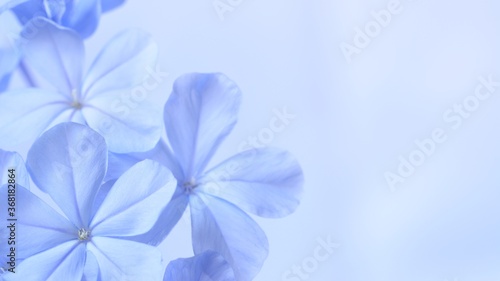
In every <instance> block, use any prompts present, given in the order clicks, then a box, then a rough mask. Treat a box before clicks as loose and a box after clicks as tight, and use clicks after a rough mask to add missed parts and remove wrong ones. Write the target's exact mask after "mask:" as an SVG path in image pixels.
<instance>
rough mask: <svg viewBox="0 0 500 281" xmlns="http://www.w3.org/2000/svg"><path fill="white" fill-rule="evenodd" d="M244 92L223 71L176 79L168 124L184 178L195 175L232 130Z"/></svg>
mask: <svg viewBox="0 0 500 281" xmlns="http://www.w3.org/2000/svg"><path fill="white" fill-rule="evenodd" d="M240 102H241V93H240V90H239V88H238V87H237V86H236V84H235V83H234V82H232V81H231V80H229V79H228V78H227V77H226V76H224V75H223V74H198V73H193V74H187V75H184V76H181V77H180V78H178V79H177V80H176V81H175V84H174V89H173V92H172V94H171V96H170V98H169V100H168V102H167V104H166V105H165V113H164V114H165V116H164V118H165V126H166V130H167V136H168V138H169V141H170V144H171V146H172V149H173V151H174V154H175V156H176V157H177V160H178V162H179V164H180V166H181V167H182V168H183V170H184V178H185V179H187V180H189V179H190V178H191V177H194V178H196V177H197V176H198V175H199V173H201V172H202V171H203V169H204V168H205V167H206V165H207V164H208V161H209V160H210V158H211V157H212V155H213V154H214V152H215V151H216V149H217V148H218V146H219V145H220V143H221V142H222V141H223V140H224V138H225V137H226V136H227V135H228V134H229V132H231V130H232V129H233V127H234V125H235V124H236V120H237V113H238V110H239V106H240Z"/></svg>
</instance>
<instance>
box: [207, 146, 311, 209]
mask: <svg viewBox="0 0 500 281" xmlns="http://www.w3.org/2000/svg"><path fill="white" fill-rule="evenodd" d="M199 181H200V182H201V183H203V184H201V185H200V187H199V190H200V191H203V192H206V193H209V194H212V195H214V196H217V197H220V198H223V199H225V200H227V201H230V202H233V203H234V204H236V205H237V206H238V207H240V208H242V209H243V210H245V211H247V212H250V213H253V214H256V215H258V216H262V217H271V218H276V217H284V216H287V215H289V214H290V213H292V212H294V211H295V209H296V208H297V206H298V205H299V203H300V194H301V192H302V185H303V181H304V177H303V174H302V169H301V167H300V165H299V163H298V162H297V161H296V160H295V158H294V157H293V156H292V155H291V154H290V153H288V152H286V151H283V150H280V149H276V148H260V149H252V150H248V151H245V152H242V153H240V154H237V155H235V156H233V157H231V158H230V159H228V160H226V161H224V162H223V163H221V164H219V165H218V166H217V167H215V168H213V169H211V170H210V171H208V172H207V173H206V174H205V175H204V176H203V177H202V178H201V179H200V180H199Z"/></svg>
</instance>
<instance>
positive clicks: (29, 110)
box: [0, 89, 69, 148]
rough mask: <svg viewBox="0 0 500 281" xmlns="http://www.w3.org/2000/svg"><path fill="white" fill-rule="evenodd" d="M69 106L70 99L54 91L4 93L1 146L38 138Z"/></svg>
mask: <svg viewBox="0 0 500 281" xmlns="http://www.w3.org/2000/svg"><path fill="white" fill-rule="evenodd" d="M68 107H69V106H68V101H67V100H65V99H64V98H63V97H61V96H60V95H59V94H57V93H56V92H53V91H45V90H40V89H26V90H16V91H10V92H6V93H3V94H0V135H1V136H2V137H0V147H4V148H8V147H13V146H15V145H17V144H19V143H23V142H26V141H30V140H33V139H35V138H37V137H38V136H39V135H40V134H41V133H42V132H43V131H44V130H45V129H46V128H47V126H49V125H50V124H51V123H52V121H53V120H54V119H55V118H57V116H59V115H60V114H62V113H63V112H64V111H66V110H68ZM27 128H29V129H27Z"/></svg>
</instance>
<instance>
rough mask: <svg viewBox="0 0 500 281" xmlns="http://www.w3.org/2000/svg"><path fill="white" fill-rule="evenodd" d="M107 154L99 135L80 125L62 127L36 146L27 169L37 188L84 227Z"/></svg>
mask: <svg viewBox="0 0 500 281" xmlns="http://www.w3.org/2000/svg"><path fill="white" fill-rule="evenodd" d="M107 153H108V151H107V148H106V143H105V141H104V139H103V138H102V137H101V136H100V135H99V134H98V133H96V132H95V131H93V130H92V129H90V128H88V127H86V126H83V125H80V124H76V123H63V124H60V125H57V126H55V127H54V128H52V129H50V130H49V131H47V132H46V133H45V134H43V135H42V136H41V137H40V138H39V139H38V140H37V141H36V142H35V144H33V146H32V148H31V149H30V151H29V153H28V159H27V166H28V169H29V171H30V173H31V176H32V178H33V181H34V182H35V184H36V185H37V186H38V187H39V188H40V189H41V190H42V191H44V192H46V193H48V194H49V195H50V196H51V197H52V199H54V201H55V202H56V203H57V205H59V207H61V209H62V210H63V211H64V213H65V214H66V216H68V218H69V219H70V221H72V222H73V223H75V224H77V226H78V227H84V226H87V225H88V223H89V221H90V215H91V210H92V204H93V201H94V198H95V196H96V194H97V190H98V188H99V187H100V185H101V183H102V180H103V178H104V174H105V173H106V167H107V156H108V154H107ZM61 189H62V190H61Z"/></svg>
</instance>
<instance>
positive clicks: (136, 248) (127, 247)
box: [88, 237, 162, 280]
mask: <svg viewBox="0 0 500 281" xmlns="http://www.w3.org/2000/svg"><path fill="white" fill-rule="evenodd" d="M88 249H89V250H90V251H91V252H92V254H94V256H95V257H96V259H97V261H98V262H99V268H100V270H101V271H100V274H101V277H102V280H161V274H162V265H161V255H160V252H159V251H158V249H156V248H155V247H152V246H148V245H145V244H142V243H137V242H133V241H127V240H121V239H113V238H106V237H95V238H93V239H92V242H91V243H89V244H88Z"/></svg>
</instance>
